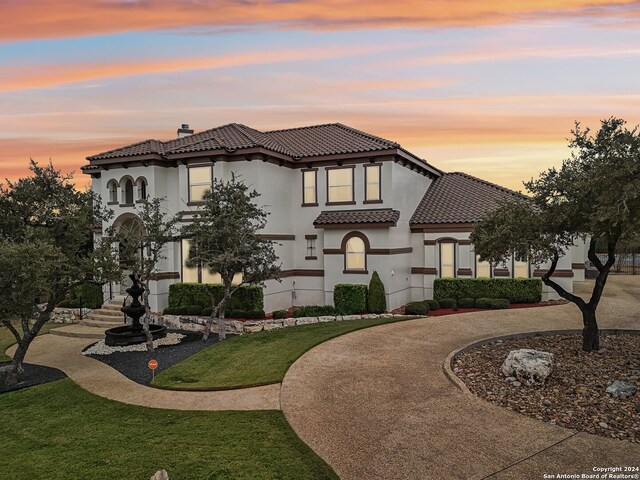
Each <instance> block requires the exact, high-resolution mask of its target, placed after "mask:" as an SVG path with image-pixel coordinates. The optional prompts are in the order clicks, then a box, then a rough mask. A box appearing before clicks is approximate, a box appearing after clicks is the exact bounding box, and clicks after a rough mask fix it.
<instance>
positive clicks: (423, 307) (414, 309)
mask: <svg viewBox="0 0 640 480" xmlns="http://www.w3.org/2000/svg"><path fill="white" fill-rule="evenodd" d="M404 313H405V315H426V314H427V313H429V305H427V303H426V302H411V303H409V304H407V306H406V307H404Z"/></svg>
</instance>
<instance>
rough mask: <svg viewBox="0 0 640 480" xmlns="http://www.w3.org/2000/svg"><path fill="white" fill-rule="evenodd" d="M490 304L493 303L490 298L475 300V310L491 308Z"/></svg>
mask: <svg viewBox="0 0 640 480" xmlns="http://www.w3.org/2000/svg"><path fill="white" fill-rule="evenodd" d="M491 302H493V299H492V298H477V299H476V308H491Z"/></svg>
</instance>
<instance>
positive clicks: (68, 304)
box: [58, 300, 71, 308]
mask: <svg viewBox="0 0 640 480" xmlns="http://www.w3.org/2000/svg"><path fill="white" fill-rule="evenodd" d="M58 307H60V308H71V300H62V301H61V302H60V303H58Z"/></svg>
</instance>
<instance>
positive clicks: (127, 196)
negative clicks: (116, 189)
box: [122, 179, 133, 205]
mask: <svg viewBox="0 0 640 480" xmlns="http://www.w3.org/2000/svg"><path fill="white" fill-rule="evenodd" d="M122 197H123V200H124V203H125V204H126V205H132V204H133V182H132V181H131V180H130V179H127V180H126V181H125V183H124V191H123V195H122Z"/></svg>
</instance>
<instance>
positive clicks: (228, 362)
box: [152, 318, 402, 390]
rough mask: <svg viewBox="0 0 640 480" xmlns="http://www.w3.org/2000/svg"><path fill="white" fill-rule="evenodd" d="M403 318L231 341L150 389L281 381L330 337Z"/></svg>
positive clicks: (306, 327) (199, 355)
mask: <svg viewBox="0 0 640 480" xmlns="http://www.w3.org/2000/svg"><path fill="white" fill-rule="evenodd" d="M399 320H402V319H395V320H394V319H393V318H379V319H365V320H345V321H339V322H329V323H314V324H311V325H301V326H297V327H287V328H280V329H277V330H271V331H268V332H264V331H263V332H257V333H251V334H249V335H243V336H238V337H233V338H229V339H227V340H225V341H223V342H220V343H217V344H215V345H212V346H211V347H209V348H206V349H204V350H201V351H200V352H198V353H196V354H195V355H193V356H191V357H189V358H187V359H186V360H184V361H182V362H180V363H178V364H177V365H174V366H173V367H171V368H168V369H166V370H165V371H163V372H162V373H160V374H159V375H158V376H157V377H156V379H155V381H154V382H153V383H152V385H153V386H155V387H159V388H168V389H174V390H224V389H229V388H241V387H250V386H256V385H267V384H270V383H278V382H281V381H282V379H283V377H284V374H285V373H286V372H287V370H288V369H289V367H290V366H291V364H292V363H293V362H295V361H296V359H297V358H298V357H300V356H301V355H302V354H303V353H305V352H306V351H307V350H309V349H311V348H312V347H314V346H316V345H318V344H320V343H322V342H325V341H327V340H329V339H331V338H334V337H337V336H339V335H343V334H345V333H349V332H353V331H354V330H359V329H361V328H367V327H372V326H375V325H381V324H383V323H392V322H394V321H399Z"/></svg>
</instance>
